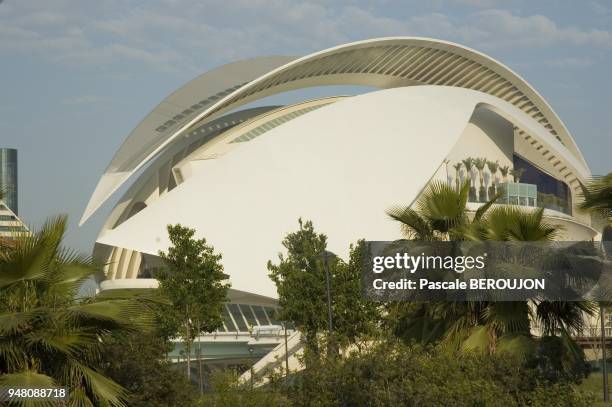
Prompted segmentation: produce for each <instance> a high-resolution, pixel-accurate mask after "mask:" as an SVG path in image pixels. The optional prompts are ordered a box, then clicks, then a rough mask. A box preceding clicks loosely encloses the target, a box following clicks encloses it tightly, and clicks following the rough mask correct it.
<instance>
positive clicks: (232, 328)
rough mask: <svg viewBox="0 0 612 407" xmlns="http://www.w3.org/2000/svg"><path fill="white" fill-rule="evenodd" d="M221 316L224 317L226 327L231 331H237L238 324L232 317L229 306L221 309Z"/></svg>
mask: <svg viewBox="0 0 612 407" xmlns="http://www.w3.org/2000/svg"><path fill="white" fill-rule="evenodd" d="M221 316H222V317H223V322H224V323H225V327H226V328H227V330H228V331H229V332H237V331H238V330H237V329H236V326H235V325H234V323H233V322H232V318H231V317H230V314H229V312H227V308H226V307H223V308H222V309H221Z"/></svg>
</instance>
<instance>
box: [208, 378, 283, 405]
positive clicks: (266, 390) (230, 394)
mask: <svg viewBox="0 0 612 407" xmlns="http://www.w3.org/2000/svg"><path fill="white" fill-rule="evenodd" d="M211 381H212V392H210V393H208V394H206V395H204V396H203V397H202V398H201V399H200V405H201V406H202V407H204V406H206V407H259V406H266V407H287V406H291V402H290V400H289V399H288V398H287V397H285V396H284V395H282V394H281V393H280V392H279V391H277V389H275V388H271V387H269V386H262V387H259V388H254V387H252V386H251V385H250V384H248V383H240V382H239V381H238V374H237V373H236V372H234V371H232V370H229V371H223V372H218V373H215V374H213V376H212V379H211Z"/></svg>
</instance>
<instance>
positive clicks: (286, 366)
mask: <svg viewBox="0 0 612 407" xmlns="http://www.w3.org/2000/svg"><path fill="white" fill-rule="evenodd" d="M283 325H284V328H285V377H289V347H288V346H287V321H285V323H284V324H283Z"/></svg>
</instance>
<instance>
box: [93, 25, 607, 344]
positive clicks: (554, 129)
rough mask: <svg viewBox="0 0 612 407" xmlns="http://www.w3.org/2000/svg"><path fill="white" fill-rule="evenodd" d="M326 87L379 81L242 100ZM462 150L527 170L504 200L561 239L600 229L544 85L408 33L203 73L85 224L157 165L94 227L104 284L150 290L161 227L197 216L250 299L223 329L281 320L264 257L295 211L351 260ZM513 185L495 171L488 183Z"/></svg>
mask: <svg viewBox="0 0 612 407" xmlns="http://www.w3.org/2000/svg"><path fill="white" fill-rule="evenodd" d="M326 85H361V86H370V87H377V88H380V89H381V90H379V91H375V92H370V93H365V94H361V95H358V96H354V97H332V98H325V99H319V100H306V101H301V102H299V103H296V104H293V105H290V106H272V107H259V108H251V109H246V110H240V109H239V108H240V106H243V105H245V104H247V103H250V102H253V101H256V100H258V99H261V98H264V97H267V96H270V95H274V94H277V93H281V92H285V91H288V90H294V89H300V88H305V87H313V86H326ZM467 157H485V158H487V159H488V160H491V161H499V163H500V164H501V165H508V166H509V167H510V168H512V167H515V168H517V169H518V168H523V170H524V171H525V181H524V182H522V183H520V184H516V185H515V188H516V193H515V194H514V195H513V196H508V197H506V198H507V200H506V203H507V204H517V205H523V206H525V207H526V208H527V209H529V208H530V207H535V206H545V207H546V208H547V209H546V210H545V214H546V216H547V218H548V219H549V220H553V221H554V222H556V223H558V224H560V225H562V226H563V227H564V231H565V232H564V233H565V235H564V238H565V239H568V240H570V239H572V240H573V239H576V240H581V239H590V238H593V237H595V236H596V235H597V231H596V230H594V229H593V228H592V227H591V220H590V218H589V217H587V216H586V215H584V214H580V213H578V212H577V211H575V210H574V208H575V204H576V199H577V198H576V192H577V191H579V189H580V185H581V183H582V182H583V181H584V180H585V179H586V178H588V177H589V176H590V171H589V169H588V166H587V164H586V163H585V160H584V158H583V156H582V154H581V153H580V151H579V149H578V147H577V146H576V143H575V142H574V140H573V138H572V136H571V135H570V134H569V132H568V130H567V129H566V127H565V125H564V124H563V122H562V121H561V119H560V118H559V117H558V116H557V115H556V114H555V113H554V112H553V110H552V108H551V107H550V106H549V105H548V103H547V102H546V101H545V100H544V99H543V98H542V97H541V96H540V95H539V94H538V93H537V91H535V90H534V89H533V88H532V87H531V86H530V85H529V84H528V83H527V82H526V81H525V80H523V79H522V78H521V77H520V76H518V75H517V74H515V73H514V72H512V71H511V70H510V69H509V68H507V67H505V66H504V65H502V64H501V63H499V62H497V61H495V60H493V59H492V58H490V57H488V56H486V55H483V54H481V53H479V52H477V51H474V50H471V49H469V48H466V47H463V46H460V45H457V44H452V43H449V42H444V41H437V40H432V39H423V38H405V37H398V38H382V39H374V40H367V41H361V42H356V43H351V44H346V45H341V46H338V47H335V48H331V49H328V50H325V51H321V52H318V53H314V54H311V55H308V56H305V57H303V58H298V59H294V58H291V57H273V58H262V59H254V60H250V61H243V62H238V63H235V64H230V65H226V66H225V67H221V68H219V69H217V70H215V71H212V72H211V73H207V74H204V75H202V76H201V77H199V78H196V79H195V80H193V81H192V82H190V83H188V84H187V85H185V86H184V87H183V88H181V89H179V90H178V91H177V92H176V93H175V94H173V95H171V96H169V97H168V98H167V99H166V100H164V101H163V102H162V103H161V104H160V105H159V106H158V107H157V108H156V109H155V110H154V111H153V112H152V113H151V114H150V115H149V116H147V117H146V118H145V119H144V120H143V122H142V123H141V124H140V125H139V126H138V127H137V128H136V129H135V130H134V132H133V133H132V134H131V135H130V136H129V137H128V139H127V140H126V142H125V143H124V145H123V146H122V147H121V148H120V149H119V151H118V152H117V153H116V155H115V157H114V158H113V160H112V161H111V164H110V165H109V167H108V169H107V171H106V172H105V174H104V175H103V176H102V178H101V180H100V182H99V184H98V186H97V188H96V190H95V192H94V194H93V195H92V198H91V200H90V202H89V204H88V206H87V209H86V211H85V213H84V215H83V219H82V221H85V220H86V219H87V218H88V217H89V216H90V215H91V214H92V213H93V212H94V211H95V210H96V209H97V208H98V207H99V206H100V205H102V203H103V202H104V201H105V200H106V199H108V197H109V196H110V195H111V194H112V193H113V191H115V190H116V189H117V188H118V187H119V186H121V185H122V184H123V183H124V182H125V181H126V180H127V179H128V178H129V177H130V176H131V175H132V174H134V173H135V172H136V171H137V170H138V169H139V168H141V167H143V166H148V167H147V168H146V169H145V170H144V171H143V172H142V174H141V175H140V176H139V178H138V179H137V180H136V181H135V182H134V184H133V185H132V187H131V188H130V189H129V190H128V192H127V193H126V194H125V195H124V196H123V197H122V198H121V199H120V201H119V203H118V204H117V206H116V207H115V209H114V210H113V212H112V214H111V215H110V217H109V218H108V220H107V222H106V224H105V226H104V227H103V229H102V231H101V232H100V235H99V237H98V240H97V244H96V248H95V254H96V256H98V257H100V258H102V259H103V260H104V261H106V262H108V263H109V265H108V268H107V270H106V275H105V276H104V278H103V281H101V288H102V289H112V288H136V287H150V286H155V280H154V279H153V278H152V274H151V269H154V267H155V265H156V257H155V255H156V253H157V252H158V251H159V250H165V249H166V248H167V247H168V243H169V242H168V238H167V234H166V225H168V224H174V223H181V224H183V225H186V226H190V227H192V228H195V229H196V230H197V233H198V235H200V236H205V237H206V238H207V240H208V241H209V242H210V243H211V244H213V245H214V246H215V248H216V250H218V251H220V252H222V253H223V263H224V266H225V271H226V273H227V274H229V275H230V279H231V282H232V293H231V295H230V301H231V303H233V304H236V303H240V304H243V305H244V304H248V310H246V311H245V310H243V309H242V308H240V307H238V308H240V309H239V310H238V311H237V312H236V309H234V310H231V309H228V316H229V317H228V318H227V322H228V323H227V324H226V326H224V331H225V332H226V333H228V332H234V331H240V330H241V329H244V328H245V327H246V328H253V327H254V326H262V325H267V324H268V323H270V324H274V323H275V321H273V320H272V319H273V318H271V316H270V312H267V317H266V316H265V315H263V314H262V313H261V310H260V309H257V310H256V309H255V308H253V307H255V306H257V307H259V306H263V307H274V306H275V300H274V298H275V297H276V292H275V287H274V285H273V284H272V282H271V281H270V280H269V278H268V277H267V269H266V262H267V261H268V260H269V259H275V258H276V255H277V253H278V252H280V251H281V250H282V246H281V240H282V238H283V237H284V236H285V235H286V234H287V233H288V232H290V231H293V230H295V229H296V228H297V220H298V218H300V217H302V218H305V219H311V220H313V221H314V223H315V227H316V229H317V230H319V231H322V232H324V233H326V234H327V235H328V237H329V249H330V250H331V251H333V252H335V253H337V254H338V255H340V256H342V257H345V256H346V254H347V252H348V247H349V244H350V243H351V242H355V241H356V240H358V239H360V238H365V239H369V240H393V239H395V238H397V237H398V236H399V230H398V227H397V225H395V224H394V223H393V222H392V221H390V220H389V219H388V218H387V216H386V215H385V210H386V209H388V208H389V207H390V206H392V205H395V204H409V203H411V202H413V201H414V200H415V199H416V198H417V196H418V195H419V193H420V192H421V191H422V189H423V188H424V187H425V186H426V185H427V183H428V182H430V180H432V179H433V178H439V179H443V180H448V181H449V182H451V183H453V182H454V178H455V176H456V175H457V176H459V177H460V178H465V177H466V175H467V174H465V171H463V172H461V171H460V172H458V173H455V170H454V169H453V168H452V165H453V164H455V163H459V162H461V160H462V159H465V158H467ZM503 181H504V180H503V179H502V178H501V177H499V176H498V175H497V174H491V173H488V178H487V183H488V184H491V185H492V184H494V183H495V184H497V183H501V182H503ZM519 185H527V186H525V187H520V188H519ZM534 185H535V186H534ZM523 188H525V191H523ZM476 189H477V185H476ZM519 189H520V190H519ZM485 194H486V192H485ZM473 198H474V199H472V200H473V201H481V200H482V197H478V196H475V197H473ZM470 205H471V206H472V207H473V208H476V207H477V206H478V205H479V203H478V202H473V203H471V204H470ZM245 308H247V307H246V305H245ZM267 311H270V309H269V308H268V309H267ZM257 312H259V314H260V316H257V315H256V314H257ZM247 314H248V315H247ZM238 319H240V321H238ZM260 319H262V321H259V320H260ZM230 325H232V326H233V327H230ZM239 325H240V326H239Z"/></svg>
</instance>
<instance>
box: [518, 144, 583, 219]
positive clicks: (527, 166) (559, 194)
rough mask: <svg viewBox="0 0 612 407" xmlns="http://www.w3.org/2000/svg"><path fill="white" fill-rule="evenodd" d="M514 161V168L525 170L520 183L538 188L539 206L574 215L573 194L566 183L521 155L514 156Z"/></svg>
mask: <svg viewBox="0 0 612 407" xmlns="http://www.w3.org/2000/svg"><path fill="white" fill-rule="evenodd" d="M513 160H514V168H515V169H522V170H523V173H522V175H521V177H520V183H521V184H532V185H535V186H536V188H537V197H536V198H537V206H539V207H542V208H546V209H553V210H555V211H559V212H563V213H567V214H569V215H571V214H572V194H571V192H570V189H569V187H568V185H567V184H566V183H565V182H563V181H560V180H558V179H556V178H554V177H552V176H550V175H548V174H546V173H545V172H544V171H542V170H540V169H539V168H537V167H536V166H534V165H533V164H531V163H530V162H529V161H527V160H525V159H524V158H522V157H521V156H519V155H516V154H514V157H513ZM519 204H520V203H519Z"/></svg>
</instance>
